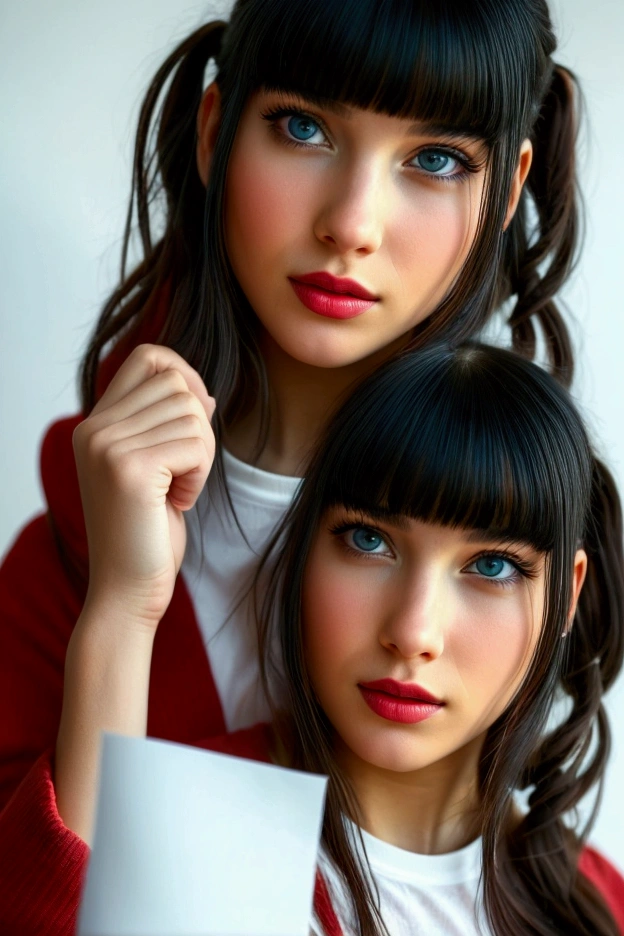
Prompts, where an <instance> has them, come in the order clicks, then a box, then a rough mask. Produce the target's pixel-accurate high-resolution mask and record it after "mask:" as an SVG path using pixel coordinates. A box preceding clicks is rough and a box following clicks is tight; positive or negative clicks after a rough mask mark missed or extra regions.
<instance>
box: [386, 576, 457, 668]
mask: <svg viewBox="0 0 624 936" xmlns="http://www.w3.org/2000/svg"><path fill="white" fill-rule="evenodd" d="M451 601H452V598H451V595H450V594H449V589H448V588H445V587H444V583H443V580H442V576H441V575H440V574H436V572H435V571H433V572H430V573H429V574H426V575H419V576H416V577H414V576H413V575H412V577H411V582H410V583H409V586H408V587H407V588H399V589H397V590H396V598H395V601H394V602H391V603H390V605H389V606H388V607H387V611H386V616H385V618H384V621H383V624H382V627H381V629H380V634H379V640H380V643H381V645H382V646H383V647H384V648H385V649H386V650H389V651H390V652H391V653H393V654H395V655H397V656H400V657H403V658H404V659H407V660H411V659H414V658H420V659H421V660H423V661H431V660H436V659H437V658H438V657H439V656H440V655H441V654H442V652H443V651H444V634H445V631H446V628H447V624H448V621H449V618H450V616H451V614H452V608H451Z"/></svg>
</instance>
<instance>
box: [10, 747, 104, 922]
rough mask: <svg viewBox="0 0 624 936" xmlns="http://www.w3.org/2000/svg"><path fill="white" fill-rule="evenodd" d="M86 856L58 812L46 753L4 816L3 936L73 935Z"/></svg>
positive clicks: (27, 775) (32, 770)
mask: <svg viewBox="0 0 624 936" xmlns="http://www.w3.org/2000/svg"><path fill="white" fill-rule="evenodd" d="M88 856H89V848H88V846H87V844H86V842H84V841H83V840H82V839H81V838H80V837H79V836H78V835H76V834H75V833H74V832H72V831H71V830H70V829H68V828H67V826H65V825H64V824H63V821H62V819H61V817H60V816H59V814H58V810H57V807H56V793H55V790H54V783H53V780H52V760H51V753H50V752H49V751H48V752H46V754H44V755H42V756H41V757H40V758H39V760H38V761H36V763H35V764H34V765H33V766H32V768H31V769H30V770H29V772H28V773H27V774H26V776H25V777H24V779H23V780H22V782H21V784H20V785H19V787H18V788H17V790H16V791H15V793H14V794H13V797H12V798H11V799H10V800H9V802H8V803H7V805H6V806H5V808H4V809H3V810H2V813H0V932H2V933H4V934H5V936H23V934H25V933H28V934H32V936H44V934H49V936H71V934H73V933H74V931H75V927H76V917H77V911H78V902H79V899H80V891H81V887H82V880H83V875H84V872H85V869H86V864H87V859H88Z"/></svg>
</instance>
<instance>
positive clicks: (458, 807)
mask: <svg viewBox="0 0 624 936" xmlns="http://www.w3.org/2000/svg"><path fill="white" fill-rule="evenodd" d="M482 746H483V738H482V737H479V738H477V739H475V740H474V741H473V742H470V743H469V744H468V745H467V746H466V747H464V748H462V749H461V750H460V751H456V752H454V753H453V754H451V755H449V756H448V757H446V758H444V759H443V760H442V761H438V762H436V763H435V764H431V765H429V766H427V767H425V768H422V769H420V770H418V771H413V772H405V773H399V772H396V771H392V770H385V769H382V768H378V767H375V766H374V765H372V764H368V763H365V762H363V761H361V760H359V759H358V758H357V757H356V756H355V755H354V754H353V753H352V752H351V751H350V750H345V749H338V750H337V751H336V756H337V759H338V763H339V765H340V767H341V769H342V770H343V771H344V773H345V774H346V776H347V777H348V779H349V780H350V782H351V785H352V787H353V790H354V792H355V795H356V799H357V802H358V805H359V808H360V816H359V824H360V825H361V826H362V828H363V829H365V830H366V831H367V832H370V834H371V835H374V836H375V837H376V838H379V839H382V840H383V841H384V842H388V843H390V844H391V845H396V846H397V847H398V848H403V849H405V850H406V851H412V852H417V853H420V854H425V855H437V854H445V853H447V852H452V851H457V850H458V849H460V848H463V847H464V846H465V845H468V844H469V843H470V842H472V841H473V840H474V839H475V838H476V837H477V835H479V832H480V808H479V807H480V798H479V793H478V784H477V776H478V773H477V771H478V763H479V757H480V753H481V749H482Z"/></svg>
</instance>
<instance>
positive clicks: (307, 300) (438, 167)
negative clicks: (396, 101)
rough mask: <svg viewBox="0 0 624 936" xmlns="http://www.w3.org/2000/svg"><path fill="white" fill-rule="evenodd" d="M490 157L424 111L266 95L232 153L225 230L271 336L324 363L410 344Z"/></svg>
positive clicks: (455, 258)
mask: <svg viewBox="0 0 624 936" xmlns="http://www.w3.org/2000/svg"><path fill="white" fill-rule="evenodd" d="M485 158H486V152H485V148H484V146H483V144H482V143H481V142H480V141H479V140H476V139H472V138H467V137H465V136H462V135H457V134H455V135H454V134H452V133H449V132H446V133H441V132H436V131H434V130H433V129H431V128H428V127H427V126H425V125H424V124H420V123H414V122H413V121H411V120H405V119H399V118H396V117H390V116H387V115H385V114H378V113H375V112H373V111H367V110H360V109H358V108H354V107H346V106H343V105H336V104H331V105H324V106H317V105H315V104H312V103H310V102H307V101H305V100H303V99H302V98H300V97H298V96H296V95H292V94H288V95H286V94H284V93H280V92H265V91H262V92H259V93H257V94H255V95H254V96H253V97H252V98H251V99H250V101H249V103H248V105H247V107H246V109H245V111H244V113H243V116H242V118H241V122H240V126H239V130H238V132H237V136H236V139H235V142H234V148H233V151H232V154H231V157H230V162H229V168H228V180H227V190H226V198H227V201H226V214H225V225H226V238H227V249H228V253H229V257H230V261H231V263H232V267H233V269H234V273H235V274H236V277H237V279H238V281H239V283H240V284H241V287H242V288H243V290H244V292H245V294H246V296H247V298H248V300H249V302H250V303H251V305H252V307H253V308H254V310H255V312H256V314H257V316H258V318H259V319H260V322H261V323H262V325H263V326H264V329H265V331H266V332H267V333H268V335H269V336H270V337H271V338H272V339H274V341H275V342H277V344H278V345H279V346H280V347H281V348H282V349H283V350H284V351H286V352H287V354H288V355H290V356H291V357H292V358H294V359H296V360H298V361H301V362H304V363H307V364H311V365H314V366H319V367H341V366H344V365H348V364H351V363H354V362H356V361H360V360H363V359H365V358H366V357H368V356H369V355H371V354H374V353H375V352H378V351H380V350H381V349H383V348H386V347H388V346H391V345H392V344H393V343H397V342H400V340H401V339H403V338H404V336H405V335H406V334H408V333H409V332H410V330H411V329H413V327H414V326H415V325H417V324H418V323H419V322H421V321H422V320H423V319H425V318H426V317H427V316H428V315H429V314H430V313H431V311H432V310H433V309H434V308H435V307H436V306H437V305H438V304H439V302H440V301H441V299H442V298H443V297H444V295H445V294H446V293H447V292H448V290H449V288H450V286H451V284H452V283H453V281H454V280H455V278H456V277H457V274H458V273H459V271H460V269H461V267H462V264H463V263H464V260H465V259H466V256H467V254H468V251H469V250H470V247H471V245H472V243H473V241H474V238H475V233H476V230H477V224H478V215H479V208H480V205H481V199H482V195H483V190H484V180H485ZM345 280H350V281H352V282H345ZM341 281H342V282H341Z"/></svg>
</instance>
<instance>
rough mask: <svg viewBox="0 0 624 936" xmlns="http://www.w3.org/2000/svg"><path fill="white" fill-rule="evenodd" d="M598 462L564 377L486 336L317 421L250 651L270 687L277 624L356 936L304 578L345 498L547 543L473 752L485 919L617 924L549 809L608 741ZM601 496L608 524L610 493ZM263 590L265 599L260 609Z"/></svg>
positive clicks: (400, 368) (562, 809) (287, 692)
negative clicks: (509, 675) (534, 638)
mask: <svg viewBox="0 0 624 936" xmlns="http://www.w3.org/2000/svg"><path fill="white" fill-rule="evenodd" d="M601 477H602V475H601V474H599V473H597V472H596V462H595V458H594V455H593V453H592V449H591V446H590V443H589V441H588V438H587V434H586V431H585V429H584V427H583V423H582V421H581V419H580V417H579V415H578V413H577V411H576V409H575V407H574V405H573V403H572V402H571V399H570V397H569V395H568V394H567V392H566V391H565V390H564V389H563V388H562V387H561V385H560V384H558V383H557V382H556V381H555V380H554V379H553V378H552V377H551V376H550V375H549V374H547V373H546V372H545V371H544V370H542V369H541V368H539V367H537V366H536V365H535V364H532V363H531V362H529V361H527V360H525V359H523V358H521V357H519V356H518V355H516V354H514V353H513V352H510V351H505V350H502V349H497V348H492V347H488V346H486V345H478V344H465V345H463V346H460V347H454V348H453V347H451V346H449V345H447V344H444V345H437V344H433V345H431V346H430V347H428V348H427V349H424V350H422V351H420V352H418V353H416V354H410V355H404V356H402V357H400V358H399V359H395V360H394V361H392V362H390V363H388V364H386V365H384V366H383V367H382V368H381V369H380V370H378V371H377V372H376V373H374V374H373V375H372V376H370V377H369V378H367V379H366V380H365V381H364V382H363V383H362V384H361V385H360V387H359V388H358V389H356V391H355V392H354V394H353V395H352V397H351V398H350V399H349V400H348V401H347V402H346V403H345V404H344V405H343V406H342V408H341V409H340V410H339V412H338V414H337V415H336V417H335V419H334V420H333V421H332V423H331V425H330V426H329V428H328V429H327V431H326V435H325V438H324V440H323V441H322V443H321V445H320V447H319V448H318V450H317V453H316V454H315V456H314V458H313V461H312V463H311V465H310V467H309V471H308V472H307V475H306V478H305V480H304V482H303V484H302V487H301V489H300V492H299V494H298V496H297V498H296V500H295V503H294V504H293V507H292V508H291V510H290V512H289V514H288V515H287V518H286V520H285V523H284V526H283V527H282V528H281V530H280V531H279V532H278V534H277V535H276V539H275V541H274V543H273V548H275V546H276V545H277V544H279V546H280V551H279V556H278V559H277V563H276V566H275V570H274V572H273V574H272V578H271V587H270V588H269V590H268V593H267V597H266V599H265V603H264V606H263V611H262V613H261V630H260V634H261V647H262V663H263V673H264V678H265V686H266V687H267V689H268V687H269V686H270V685H272V686H273V687H275V683H274V682H273V673H272V657H271V655H270V652H269V648H270V647H271V646H272V645H274V635H273V628H275V627H276V626H277V627H278V629H279V641H278V642H279V646H280V667H279V669H280V671H282V672H283V673H284V677H283V683H282V684H281V685H280V688H279V690H278V695H277V697H279V698H281V700H282V704H284V701H285V710H286V712H287V713H288V714H287V720H286V723H285V724H286V728H287V730H286V732H285V734H284V735H283V737H284V740H285V743H286V744H287V746H288V748H289V751H290V755H291V763H292V765H293V766H294V767H298V768H301V769H305V770H311V771H317V772H322V773H326V774H328V775H329V777H330V783H329V787H328V799H327V812H326V816H325V824H324V828H323V841H324V845H325V847H326V849H327V851H328V853H329V855H330V856H331V858H332V859H333V861H334V862H335V865H336V867H337V868H338V870H339V872H340V873H341V874H342V876H343V879H344V881H345V883H346V885H347V887H348V889H349V892H350V893H351V895H352V898H353V904H354V909H355V912H356V918H357V919H359V922H360V932H361V934H363V936H372V934H377V933H379V932H380V931H384V930H383V924H382V923H381V921H380V919H379V916H378V913H377V911H376V910H375V902H374V899H373V897H372V895H371V892H370V891H369V890H368V885H367V884H366V883H365V881H366V875H365V873H364V869H363V867H362V865H361V864H360V863H359V859H358V858H357V854H356V852H355V851H354V850H353V849H352V848H350V846H349V843H348V839H347V835H346V832H345V827H344V825H343V822H342V818H341V817H342V816H343V815H344V814H347V815H350V816H351V817H352V818H355V819H357V816H358V808H357V802H356V801H355V798H354V795H353V793H352V791H351V790H350V788H349V786H348V783H347V781H346V779H345V778H344V777H343V776H342V775H341V773H340V771H339V769H338V767H337V765H336V762H335V760H334V756H333V752H332V729H331V726H330V724H329V722H328V720H327V718H326V716H325V715H324V713H323V711H322V709H321V707H320V705H319V703H318V702H317V700H316V697H315V694H314V691H313V688H312V686H311V683H310V679H309V675H308V672H307V668H306V663H305V654H304V647H303V635H302V621H301V590H302V581H303V575H304V571H305V567H306V563H307V559H308V555H309V551H310V548H311V545H312V543H313V542H314V539H315V536H316V534H317V531H318V529H319V524H320V523H321V522H322V518H323V515H324V513H325V511H326V510H327V508H329V507H330V506H333V505H344V506H345V507H347V508H352V509H354V510H356V511H361V512H363V513H364V514H365V515H372V517H377V516H379V515H381V516H382V517H383V516H387V515H396V514H400V515H407V516H409V517H413V518H417V519H420V520H423V521H425V522H431V523H440V524H443V525H446V526H459V527H464V528H476V529H483V530H487V531H488V532H493V533H495V534H496V535H498V534H501V536H502V537H504V538H505V539H508V538H510V537H511V538H512V539H519V540H521V541H525V542H528V543H529V544H531V545H533V546H534V547H535V548H536V549H537V550H539V551H541V552H544V553H545V554H546V568H547V576H546V595H545V598H546V602H545V611H544V619H543V626H542V630H541V632H540V637H539V639H538V643H537V646H536V649H535V652H534V655H533V659H532V661H531V665H530V667H529V670H528V672H527V674H526V676H525V678H524V680H523V683H522V686H521V687H520V689H519V690H518V692H517V693H516V695H515V697H514V699H513V700H512V702H511V703H510V704H509V706H508V707H507V709H506V711H505V712H504V713H503V714H502V715H501V716H500V718H498V719H497V721H496V722H495V723H494V724H493V725H492V726H491V728H490V729H489V731H488V734H487V737H486V741H485V744H484V749H483V752H482V757H481V762H480V776H479V785H480V792H481V797H482V833H483V887H484V899H485V908H486V912H487V916H488V919H489V922H490V925H491V926H492V930H493V932H494V933H496V934H497V936H522V934H526V936H529V934H536V933H539V934H544V936H546V934H548V936H552V934H555V933H559V934H562V936H563V934H565V936H571V934H579V936H580V934H583V936H616V933H617V927H616V925H615V922H614V921H613V919H612V918H611V915H610V913H609V911H608V910H607V908H606V905H605V904H604V901H603V900H602V898H601V897H600V895H599V894H598V892H597V891H596V890H595V889H594V887H593V886H592V885H591V884H590V883H589V881H588V880H587V879H586V878H585V877H583V876H582V875H581V874H579V873H578V872H577V864H578V859H579V854H580V850H581V846H582V843H583V841H584V839H585V836H586V834H587V830H588V829H587V827H586V828H584V829H582V830H580V832H578V833H577V832H575V831H573V830H572V829H571V828H569V827H568V826H567V825H566V823H565V822H564V816H569V814H570V811H574V809H575V807H576V805H577V804H578V802H579V800H580V799H581V798H582V797H583V796H584V795H585V794H586V793H587V791H588V790H589V789H590V788H591V787H592V786H593V785H594V784H598V786H599V787H600V784H601V781H602V775H603V771H604V767H605V762H606V758H607V754H608V749H609V728H608V724H607V719H606V715H605V712H604V709H603V706H602V695H603V692H604V690H605V689H607V688H608V687H609V686H610V685H611V683H612V682H613V680H614V679H615V676H616V675H617V673H618V672H619V670H620V668H621V665H622V659H623V654H624V558H623V555H622V540H621V538H620V540H619V541H618V543H617V544H616V545H614V546H613V549H614V554H613V555H611V556H609V557H608V562H609V575H610V577H607V576H606V575H605V556H604V554H603V552H602V551H601V549H600V547H599V544H600V542H601V540H602V539H603V537H604V529H603V527H604V522H605V517H604V515H603V513H602V510H601V509H600V508H599V507H598V505H599V504H600V501H601V496H602V495H601V491H600V487H601V484H602V481H601ZM611 510H612V511H613V514H614V516H615V525H616V526H618V525H619V524H620V517H621V513H620V505H619V501H618V499H617V496H616V498H615V500H613V501H612V502H611ZM619 529H620V531H621V525H619ZM579 544H582V545H583V546H584V548H585V549H586V551H587V553H588V559H589V571H588V576H587V586H586V596H587V597H586V601H585V604H584V605H582V606H581V605H579V610H578V612H577V614H576V616H575V620H574V622H573V626H572V629H571V632H570V634H569V635H568V637H567V639H565V640H562V639H561V637H562V634H563V633H564V631H565V629H566V625H567V618H568V614H569V602H570V595H571V591H572V569H573V565H574V557H575V553H576V550H577V549H578V548H579ZM282 547H283V548H282ZM276 607H277V608H278V609H279V611H278V613H277V615H276V614H275V613H273V614H271V613H269V609H270V608H276ZM560 695H564V696H566V697H567V700H568V703H569V704H568V710H567V714H566V716H565V717H564V719H563V721H562V722H561V723H560V724H558V725H557V726H555V727H554V728H553V727H552V725H551V724H550V725H549V724H547V722H548V717H549V715H550V714H551V710H552V707H553V704H554V702H555V700H556V699H558V698H559V696H560ZM273 698H274V699H275V698H276V696H275V689H274V695H273ZM274 704H275V706H276V724H277V725H278V730H279V725H280V717H279V703H278V702H275V703H274ZM281 724H282V725H284V722H281ZM522 789H529V790H530V795H529V797H528V810H527V812H526V814H525V815H524V816H523V818H522V819H521V821H520V823H519V825H516V826H515V827H514V825H513V823H512V822H511V820H512V815H513V813H512V809H513V805H514V799H513V796H514V791H516V790H522Z"/></svg>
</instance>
